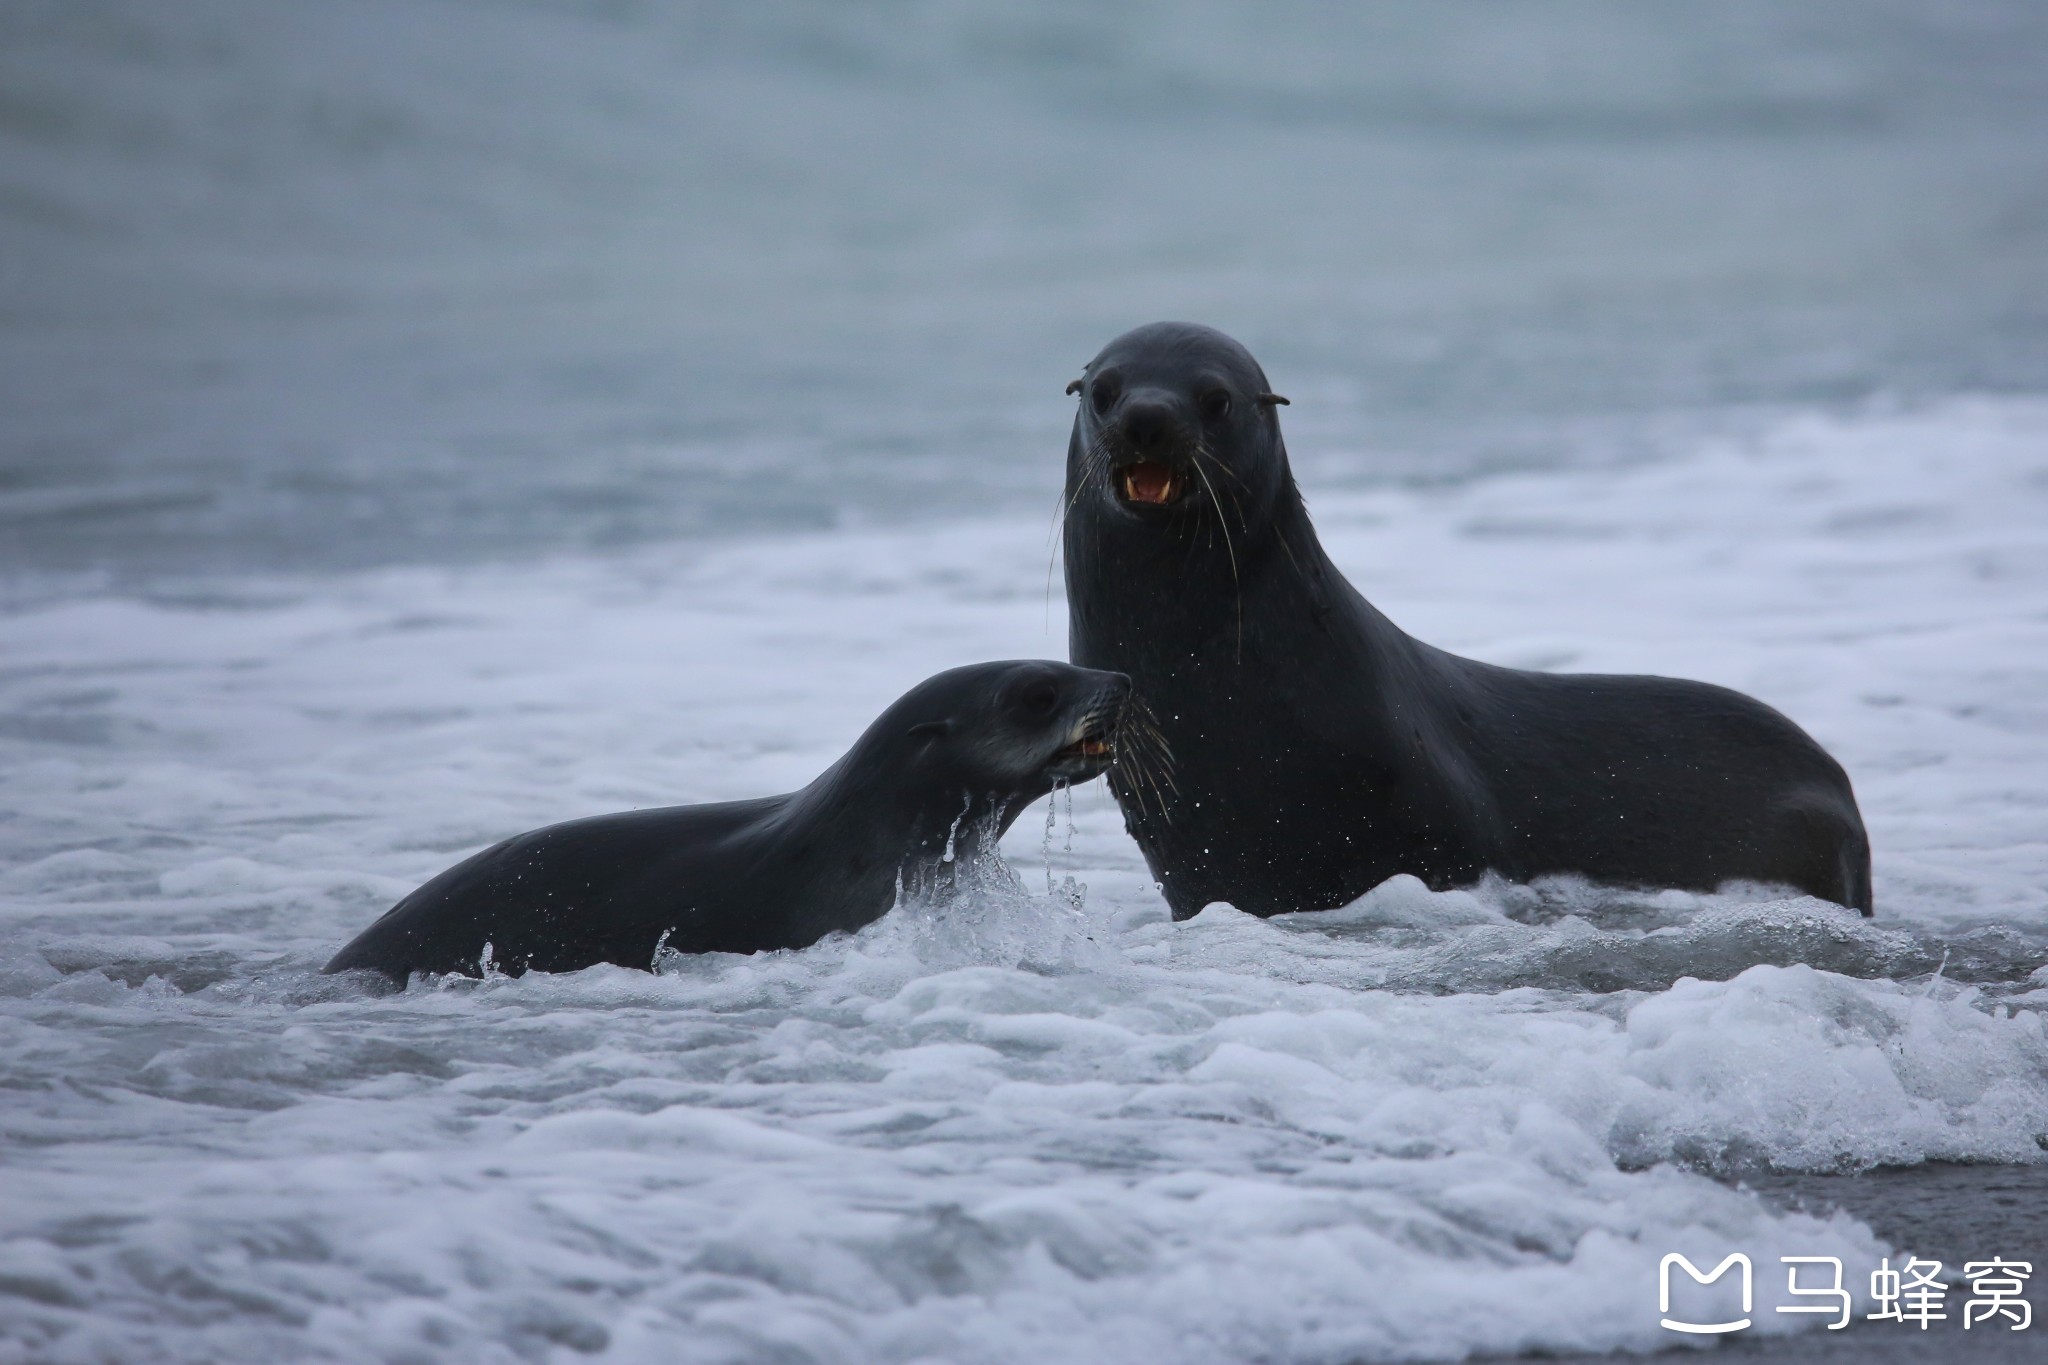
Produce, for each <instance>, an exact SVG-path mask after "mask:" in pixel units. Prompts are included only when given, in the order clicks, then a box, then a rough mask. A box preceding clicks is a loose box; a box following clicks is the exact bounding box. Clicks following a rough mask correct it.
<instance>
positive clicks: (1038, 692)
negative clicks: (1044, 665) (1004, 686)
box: [1016, 678, 1060, 717]
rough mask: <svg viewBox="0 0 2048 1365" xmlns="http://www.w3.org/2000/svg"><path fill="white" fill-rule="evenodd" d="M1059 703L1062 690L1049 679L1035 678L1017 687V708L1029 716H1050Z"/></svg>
mask: <svg viewBox="0 0 2048 1365" xmlns="http://www.w3.org/2000/svg"><path fill="white" fill-rule="evenodd" d="M1059 704H1060V690H1059V688H1058V687H1056V686H1054V685H1053V683H1052V682H1051V681H1050V680H1049V679H1046V678H1038V679H1034V680H1033V681H1031V682H1028V683H1026V684H1024V686H1022V687H1020V688H1018V689H1017V696H1016V705H1017V709H1018V710H1019V711H1022V712H1023V713H1024V714H1025V715H1027V716H1036V717H1044V716H1049V715H1051V714H1052V713H1053V712H1054V711H1056V710H1058V709H1059Z"/></svg>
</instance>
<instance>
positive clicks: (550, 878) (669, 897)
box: [325, 660, 1145, 981]
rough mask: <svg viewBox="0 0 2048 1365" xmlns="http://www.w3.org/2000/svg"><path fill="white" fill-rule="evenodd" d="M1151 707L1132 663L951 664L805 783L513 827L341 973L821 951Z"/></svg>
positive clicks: (1087, 766) (1083, 763)
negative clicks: (1143, 701)
mask: <svg viewBox="0 0 2048 1365" xmlns="http://www.w3.org/2000/svg"><path fill="white" fill-rule="evenodd" d="M1141 716H1142V709H1141V708H1140V707H1139V706H1138V705H1137V703H1136V702H1135V700H1134V699H1133V698H1132V695H1131V684H1130V680H1129V679H1128V678H1125V677H1123V676H1122V675H1121V674H1116V673H1104V672H1095V671H1091V670H1088V669H1082V668H1073V667H1070V666H1068V665H1066V664H1062V663H1053V662H1047V661H1042V660H1027V661H1019V662H1010V663H989V664H973V665H969V666H967V667H964V668H955V669H950V670H948V671H946V672H944V673H940V674H938V675H936V676H935V677H932V678H928V679H926V680H925V681H924V682H922V683H920V684H918V685H917V686H916V687H914V688H912V689H911V690H910V691H909V692H907V693H906V694H904V696H903V697H902V698H901V699H899V700H898V701H897V702H895V703H894V704H893V705H891V706H890V707H889V709H888V710H886V711H884V712H883V713H882V715H881V716H880V718H879V719H877V720H876V721H875V722H874V724H872V725H870V726H869V727H868V729H867V731H866V733H864V734H863V735H862V736H861V737H860V739H859V740H858V741H856V742H855V744H854V746H853V748H852V749H851V750H849V751H848V752H847V754H846V756H845V757H843V758H841V759H840V760H839V761H838V762H837V763H835V764H833V765H832V766H831V767H830V768H828V769H826V770H825V772H824V773H823V774H822V775H820V776H819V777H818V778H817V779H816V780H815V781H813V782H812V783H811V784H810V785H809V786H807V787H805V788H803V789H802V790H801V791H797V792H792V793H790V794H788V795H786V796H770V797H763V798H761V799H759V800H754V801H731V802H725V803H721V804H716V805H702V806H671V807H667V808H664V809H659V810H640V811H629V812H626V813H623V814H618V815H599V816H593V817H591V818H589V819H584V820H572V821H570V822H568V823H567V824H560V825H550V826H549V827H547V828H546V829H541V830H535V831H533V832H532V833H529V834H521V835H518V836H517V837H515V838H511V839H507V840H505V841H504V842H503V843H501V844H497V845H494V846H493V847H491V848H488V849H485V850H484V851H483V852H481V853H478V854H476V855H475V856H474V857H471V858H469V859H467V860H465V861H463V862H460V863H457V864H456V865H455V866H454V867H451V868H449V869H448V870H447V871H446V872H443V873H441V875H439V876H438V877H435V878H434V879H433V880H431V881H429V882H427V883H426V884H425V885H424V886H422V887H420V888H419V889H418V890H417V891H415V892H413V893H412V894H411V895H409V896H407V897H406V898H405V899H404V900H401V901H400V902H399V903H398V904H397V905H395V906H393V907H392V908H391V909H390V910H389V911H387V912H386V913H385V914H384V916H383V917H382V918H381V919H379V920H377V921H376V922H375V923H374V924H372V925H371V926H370V927H369V928H367V929H365V930H364V931H363V932H362V933H361V934H359V935H358V936H357V937H356V938H355V940H354V941H353V942H351V943H349V944H348V946H346V947H344V948H343V949H342V950H341V951H340V952H338V953H336V954H335V955H334V958H333V960H332V961H330V962H329V963H328V964H327V966H326V969H325V970H327V971H329V972H345V971H353V970H358V969H367V970H370V971H375V972H380V973H382V974H383V975H385V976H387V977H391V978H393V979H396V980H398V981H404V980H405V979H406V978H407V977H408V976H410V975H411V974H412V973H414V972H460V973H464V974H467V975H471V976H476V975H481V974H484V973H485V972H486V971H487V970H488V969H489V968H493V967H494V968H496V969H498V970H500V971H503V972H506V973H509V974H514V975H516V974H519V973H522V972H525V971H529V970H532V971H545V972H572V971H577V970H579V969H581V968H584V967H588V966H592V965H593V964H595V963H599V962H614V963H617V964H619V965H620V966H625V967H640V968H648V967H650V966H651V965H652V964H653V961H654V957H655V954H656V951H657V950H658V949H660V948H666V949H668V950H671V951H675V952H682V953H707V952H727V953H753V952H760V951H763V950H766V949H774V948H802V947H806V946H808V945H810V944H812V943H815V942H817V941H818V940H819V939H821V938H823V937H824V936H825V935H826V934H829V933H832V932H834V931H835V930H853V929H858V928H860V927H862V926H863V925H866V924H869V923H872V922H873V921H874V920H876V919H879V918H880V917H881V916H882V915H883V914H885V913H887V911H888V910H889V908H890V906H891V905H893V904H894V903H895V902H896V899H897V897H898V896H899V895H900V894H902V893H903V892H904V891H905V890H906V888H907V889H910V890H913V891H916V890H920V889H930V888H933V887H935V886H938V885H940V884H941V883H944V882H946V881H948V880H949V879H950V878H952V877H955V876H957V874H958V870H959V868H960V866H961V865H962V864H964V863H968V862H971V861H973V860H974V859H976V858H979V857H981V856H983V855H984V854H990V853H992V852H993V850H994V847H995V843H996V841H997V840H998V839H1000V838H1001V837H1002V834H1003V831H1004V830H1006V829H1008V828H1009V826H1010V823H1011V822H1012V821H1013V820H1014V819H1015V818H1016V817H1017V814H1018V812H1020V811H1021V810H1023V809H1024V807H1025V806H1027V805H1029V804H1030V803H1031V802H1033V801H1035V800H1037V799H1038V798H1039V797H1041V796H1043V795H1045V794H1046V793H1047V792H1049V791H1051V790H1052V788H1053V787H1054V786H1055V785H1056V784H1072V783H1077V782H1085V781H1087V780H1089V779H1090V778H1093V777H1095V776H1097V775H1098V774H1100V773H1102V772H1103V771H1104V770H1105V769H1107V768H1108V767H1109V766H1110V765H1111V764H1112V763H1115V762H1116V761H1118V756H1119V751H1120V749H1124V750H1128V751H1130V752H1132V753H1133V754H1142V752H1143V751H1144V748H1145V737H1144V736H1143V734H1142V733H1134V732H1133V730H1132V727H1133V725H1134V724H1136V723H1138V722H1139V721H1140V719H1141ZM1127 736H1128V737H1129V738H1128V739H1127ZM487 958H488V964H487V963H486V959H487Z"/></svg>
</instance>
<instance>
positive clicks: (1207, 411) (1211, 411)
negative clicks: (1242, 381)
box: [1202, 389, 1230, 422]
mask: <svg viewBox="0 0 2048 1365" xmlns="http://www.w3.org/2000/svg"><path fill="white" fill-rule="evenodd" d="M1229 415H1230V395H1229V393H1227V392H1226V391H1224V390H1222V389H1211V390H1209V391H1208V392H1207V393H1205V394H1203V395H1202V416H1204V417H1206V418H1208V419H1209V420H1210V421H1212V422H1216V421H1221V420H1222V419H1223V418H1225V417H1228V416H1229Z"/></svg>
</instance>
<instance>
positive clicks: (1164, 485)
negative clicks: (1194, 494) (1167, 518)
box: [1116, 460, 1186, 507]
mask: <svg viewBox="0 0 2048 1365" xmlns="http://www.w3.org/2000/svg"><path fill="white" fill-rule="evenodd" d="M1185 484H1186V480H1184V479H1182V478H1181V475H1180V471H1179V470H1178V469H1175V468H1174V467H1173V466H1172V465H1170V464H1162V463H1160V462H1159V461H1158V460H1139V461H1137V462H1136V463H1134V464H1127V465H1124V466H1123V467H1122V468H1120V469H1118V470H1117V471H1116V491H1117V496H1118V497H1120V498H1122V499H1123V500H1124V501H1125V502H1138V503H1145V504H1148V505H1150V506H1153V507H1165V506H1167V505H1168V504H1170V503H1175V502H1179V501H1180V498H1181V494H1182V493H1183V492H1185V491H1186V488H1185Z"/></svg>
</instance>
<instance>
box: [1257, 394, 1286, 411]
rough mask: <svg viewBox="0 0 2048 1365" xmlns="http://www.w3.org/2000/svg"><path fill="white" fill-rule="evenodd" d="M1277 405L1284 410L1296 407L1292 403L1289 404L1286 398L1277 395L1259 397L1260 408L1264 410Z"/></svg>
mask: <svg viewBox="0 0 2048 1365" xmlns="http://www.w3.org/2000/svg"><path fill="white" fill-rule="evenodd" d="M1276 403H1277V404H1279V405H1280V406H1281V407H1283V408H1291V407H1293V406H1294V405H1293V404H1292V403H1290V402H1288V401H1287V400H1286V399H1285V398H1282V397H1281V396H1280V395H1279V394H1277V393H1262V394H1260V395H1259V406H1260V407H1262V408H1270V407H1272V406H1273V405H1274V404H1276Z"/></svg>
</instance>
